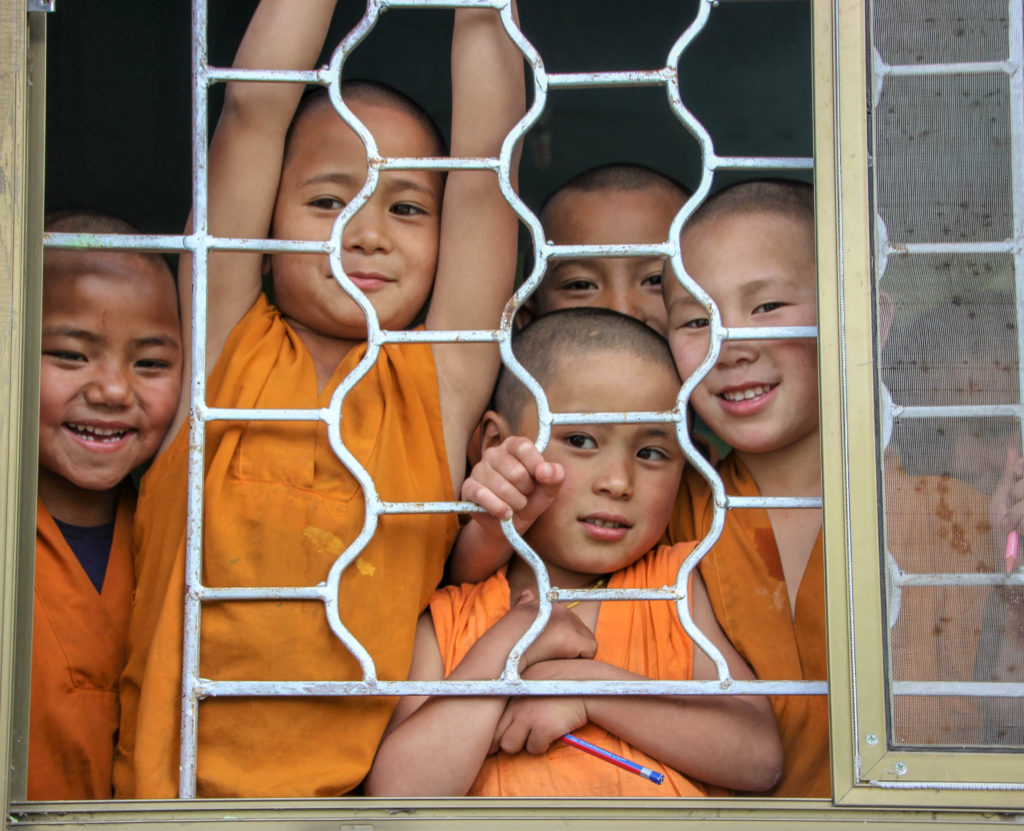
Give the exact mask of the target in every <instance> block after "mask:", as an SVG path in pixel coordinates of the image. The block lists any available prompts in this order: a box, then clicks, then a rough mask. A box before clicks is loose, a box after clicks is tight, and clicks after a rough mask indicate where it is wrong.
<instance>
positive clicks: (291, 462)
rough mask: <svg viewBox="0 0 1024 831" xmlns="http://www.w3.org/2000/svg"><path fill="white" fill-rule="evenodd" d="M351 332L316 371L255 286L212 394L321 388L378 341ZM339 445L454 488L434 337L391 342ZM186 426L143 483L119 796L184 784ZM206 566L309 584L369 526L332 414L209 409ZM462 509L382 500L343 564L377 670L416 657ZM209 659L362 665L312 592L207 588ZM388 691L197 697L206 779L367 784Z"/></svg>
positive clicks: (299, 668) (384, 488)
mask: <svg viewBox="0 0 1024 831" xmlns="http://www.w3.org/2000/svg"><path fill="white" fill-rule="evenodd" d="M366 349H367V347H366V345H365V344H363V345H360V346H358V347H356V348H354V349H352V350H351V351H350V352H349V354H348V355H346V357H345V358H344V359H343V360H342V362H341V364H340V365H339V366H338V368H337V369H336V370H335V373H334V375H333V377H332V378H331V379H330V380H329V381H328V383H327V385H326V386H325V388H324V389H323V390H322V391H320V390H318V384H317V379H316V371H315V367H314V364H313V360H312V357H311V356H310V354H309V352H308V350H307V349H306V348H305V346H304V344H303V343H302V341H301V340H300V338H299V337H298V335H297V334H296V332H295V331H294V330H293V329H292V328H291V327H290V326H289V325H288V324H287V322H286V321H284V320H283V319H282V317H281V315H280V314H279V313H278V312H277V310H276V309H274V307H272V306H271V305H270V304H268V303H267V302H266V301H265V300H264V299H263V298H260V300H259V301H257V303H256V304H255V305H254V307H253V308H252V309H251V310H250V311H249V312H248V314H247V315H246V316H245V318H243V320H242V321H240V323H239V324H238V326H236V327H235V330H234V331H233V332H232V334H231V336H230V338H229V339H228V342H227V344H226V345H225V348H224V352H223V354H222V356H221V359H220V361H218V364H217V366H216V368H215V369H214V371H213V373H212V374H211V376H210V379H209V382H208V393H207V400H208V402H209V403H210V404H211V405H213V406H220V407H256V408H319V407H325V406H327V405H328V404H329V402H330V399H331V395H332V393H333V392H334V390H335V389H336V388H337V386H338V385H339V383H340V382H341V381H342V380H343V379H344V378H345V377H346V376H348V375H349V374H350V373H351V372H352V370H353V369H354V368H355V367H356V365H357V363H358V362H359V361H360V360H361V359H362V357H363V356H364V354H365V353H366ZM341 435H342V439H343V441H344V443H345V446H346V447H347V448H348V449H349V451H350V452H351V453H352V454H353V455H354V456H355V458H356V459H357V460H358V461H359V462H360V464H362V465H363V466H364V467H365V469H366V470H367V472H368V473H369V474H370V476H371V477H372V478H373V481H374V482H375V483H376V487H377V491H378V494H379V496H380V497H381V499H383V500H387V501H447V500H451V499H453V493H452V486H451V474H450V472H449V468H448V462H447V456H446V451H445V444H444V434H443V430H442V426H441V414H440V401H439V398H438V389H437V377H436V371H435V368H434V362H433V353H432V351H431V348H430V346H429V345H426V344H402V345H397V344H390V345H386V346H384V347H382V348H381V350H380V353H379V355H378V358H377V360H376V361H375V363H374V364H373V365H372V367H371V368H370V370H369V372H368V374H367V375H366V377H364V378H363V379H362V380H360V381H359V382H358V383H356V384H355V386H354V388H353V389H352V390H351V391H350V392H349V394H348V396H347V397H346V399H345V404H344V407H343V409H342V422H341ZM187 452H188V434H187V430H186V429H184V428H183V430H182V432H181V433H180V434H179V435H178V436H177V437H176V438H175V440H174V442H173V443H172V444H171V446H170V447H169V448H168V449H167V450H166V451H165V452H164V453H163V454H162V456H161V457H160V458H159V459H158V460H157V461H156V463H155V464H154V465H153V467H152V468H151V469H150V471H149V473H148V474H147V476H146V478H145V480H144V481H143V486H142V491H141V493H140V498H139V508H138V518H137V531H136V549H137V558H138V559H137V569H136V570H137V572H138V580H139V586H138V595H137V603H136V605H135V614H134V616H133V618H132V623H131V633H130V651H129V664H128V669H127V671H126V673H125V680H124V684H123V720H122V730H121V742H120V745H119V749H118V759H117V763H116V766H115V788H116V790H117V793H118V795H119V796H123V797H130V796H135V797H140V798H141V797H172V796H176V795H177V793H178V759H179V752H178V747H179V722H180V707H181V705H180V698H179V696H180V683H181V648H182V608H183V581H184V577H183V575H184V557H185V504H186V503H185V500H186V495H187V493H186V464H187ZM205 458H206V466H205V505H206V508H205V514H204V519H205V528H204V531H205V539H204V542H205V552H204V556H203V578H204V581H205V585H208V586H315V585H317V584H318V583H320V582H322V581H324V580H326V579H327V577H328V572H329V570H330V568H331V566H332V564H333V563H334V562H335V561H336V559H337V558H338V557H339V556H340V555H341V554H342V553H343V552H345V551H346V549H347V548H348V546H349V545H350V544H351V543H352V542H353V540H355V538H356V537H357V535H358V534H359V533H360V531H361V530H362V529H363V525H364V519H365V516H364V515H365V511H364V499H363V494H362V490H361V488H360V485H359V483H358V482H357V480H356V479H355V477H353V476H352V474H351V473H349V472H348V470H347V469H346V468H345V467H344V466H343V465H342V463H341V462H340V461H339V460H338V458H337V456H336V455H335V453H334V451H333V450H332V449H331V447H330V444H329V442H328V435H327V426H326V425H325V424H324V423H323V422H315V423H314V422H281V421H278V422H256V421H253V422H226V421H220V422H212V423H210V424H209V425H208V428H207V442H206V457H205ZM456 526H457V520H456V517H455V516H454V515H452V514H418V515H413V514H395V515H384V516H381V517H380V518H379V520H378V523H377V528H376V532H375V534H374V536H373V538H372V539H371V541H370V542H369V544H368V545H367V547H366V548H365V549H364V551H363V552H362V553H361V554H360V555H359V556H358V558H357V559H356V560H355V561H354V562H353V563H352V564H351V566H350V567H349V568H348V569H347V570H346V571H345V573H344V575H343V576H342V578H341V584H340V590H339V594H338V603H339V614H340V618H341V621H342V623H343V624H344V625H345V626H346V627H347V628H348V630H349V631H350V632H351V633H352V634H353V635H354V636H355V637H356V638H357V639H358V640H359V642H360V643H362V645H363V646H364V647H365V648H366V649H367V650H368V651H369V653H370V655H371V656H372V658H373V659H374V661H375V662H376V670H377V674H378V677H379V678H381V679H384V680H401V679H403V678H405V677H406V675H407V673H408V671H409V662H410V659H411V655H412V644H413V637H414V634H415V627H416V620H417V617H418V615H419V613H420V612H421V611H422V610H423V609H424V608H425V607H426V604H427V602H428V600H429V598H430V595H431V593H432V592H433V590H434V589H435V587H436V586H437V583H438V582H439V581H440V578H441V573H442V568H443V564H444V559H445V556H446V554H447V552H448V550H449V548H450V547H451V544H452V541H453V539H454V535H455V531H456ZM200 673H201V675H202V677H204V678H209V679H213V680H289V681H296V680H297V681H304V680H358V679H361V678H362V677H363V673H362V670H361V668H360V667H359V664H358V663H357V662H356V660H355V659H354V658H353V657H352V655H351V654H350V653H349V651H348V650H347V649H346V647H345V646H344V645H343V644H342V643H341V641H340V640H338V639H337V637H336V636H335V634H334V633H333V632H332V631H331V629H330V628H329V626H328V621H327V616H326V613H325V607H324V605H323V604H322V603H320V602H318V601H294V600H289V601H246V602H219V603H206V604H204V606H203V612H202V637H201V657H200ZM394 703H395V701H394V699H393V698H392V699H387V698H382V697H366V696H362V697H356V696H354V697H349V698H315V697H314V698H275V699H269V698H253V697H250V698H244V697H243V698H213V699H207V700H205V701H203V702H201V703H200V705H199V715H198V730H199V734H198V735H199V738H198V775H197V793H198V795H199V796H209V797H213V796H248V797H260V796H282V797H284V796H334V795H339V794H343V793H345V792H347V791H349V790H351V789H352V788H354V787H356V786H357V785H358V784H359V782H360V781H361V780H362V778H363V777H364V776H365V774H366V771H367V770H368V769H369V766H370V763H371V762H372V761H373V757H374V754H375V752H376V749H377V745H378V744H379V742H380V738H381V735H382V733H383V730H384V728H385V726H386V724H387V721H388V718H389V717H390V714H391V710H392V709H393V707H394Z"/></svg>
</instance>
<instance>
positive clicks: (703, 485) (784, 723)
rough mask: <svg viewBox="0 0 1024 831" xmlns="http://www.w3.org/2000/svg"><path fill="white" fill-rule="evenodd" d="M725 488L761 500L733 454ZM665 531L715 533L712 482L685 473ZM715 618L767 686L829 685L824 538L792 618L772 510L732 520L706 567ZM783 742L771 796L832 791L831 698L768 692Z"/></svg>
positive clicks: (684, 535) (733, 515)
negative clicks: (792, 683) (779, 769)
mask: <svg viewBox="0 0 1024 831" xmlns="http://www.w3.org/2000/svg"><path fill="white" fill-rule="evenodd" d="M718 473H719V475H720V476H721V477H722V482H723V483H724V485H725V491H726V493H728V494H733V495H737V496H760V492H759V491H758V489H757V484H756V483H755V482H754V479H753V477H752V476H751V475H750V473H749V472H748V471H747V469H746V468H745V467H744V466H743V465H742V464H741V463H740V462H739V461H738V460H737V459H736V457H735V455H734V454H730V455H729V456H727V457H726V458H725V459H723V460H722V461H721V462H720V463H719V465H718ZM684 479H685V482H684V487H683V488H682V490H681V491H680V497H679V499H678V500H677V502H676V510H675V512H674V513H673V516H672V525H671V528H670V530H669V534H670V537H671V538H672V539H673V540H700V539H701V538H703V537H704V536H705V535H706V534H707V533H708V530H709V529H710V527H711V519H712V511H713V501H712V495H711V489H710V487H708V484H707V481H706V480H705V479H704V477H702V476H701V475H700V474H699V473H698V472H697V470H696V468H691V467H688V468H687V470H686V473H685V474H684ZM700 573H701V576H702V577H703V578H704V582H705V583H706V584H707V587H708V596H709V597H710V598H711V606H712V608H713V609H714V612H715V617H717V618H718V622H719V624H720V625H721V627H722V629H723V630H724V631H725V634H726V635H727V636H728V638H729V640H731V641H732V643H733V645H734V646H735V647H736V649H737V651H738V652H739V653H740V654H741V655H742V656H743V658H744V659H745V660H746V661H747V663H748V664H750V666H751V668H752V669H753V670H754V674H755V675H756V676H757V677H758V678H759V679H761V680H762V681H767V680H789V681H823V680H825V679H826V677H827V673H828V661H827V653H826V648H825V638H826V635H825V575H824V558H823V555H822V545H821V534H820V533H819V534H818V539H817V541H816V542H815V544H814V550H813V551H812V552H811V557H810V559H809V560H808V562H807V567H806V570H805V571H804V575H803V578H802V579H801V581H800V588H799V589H798V590H797V597H796V610H795V616H794V614H793V613H792V612H791V611H790V609H791V604H790V598H789V593H788V591H787V590H786V582H785V579H784V578H783V574H782V561H781V559H780V558H779V551H778V548H777V547H776V544H775V534H774V532H773V531H772V526H771V522H770V521H769V519H768V512H767V511H764V510H760V509H757V510H750V509H746V508H742V509H734V510H731V511H729V512H728V513H727V514H726V520H725V527H724V528H723V530H722V535H721V537H720V538H719V540H718V542H717V543H716V544H715V546H714V548H712V549H711V551H709V552H708V553H707V554H706V555H705V557H704V559H703V560H702V561H701V563H700ZM771 701H772V708H773V709H774V710H775V719H776V721H777V722H778V725H779V733H780V734H781V736H782V747H783V751H784V752H785V762H784V765H783V769H782V776H781V778H780V779H779V781H778V783H777V784H776V785H775V787H774V788H773V789H772V790H771V791H768V792H767V793H766V794H764V795H765V796H776V797H827V796H829V795H830V793H831V780H830V775H829V750H828V697H827V696H824V695H816V696H781V695H779V696H772V699H771Z"/></svg>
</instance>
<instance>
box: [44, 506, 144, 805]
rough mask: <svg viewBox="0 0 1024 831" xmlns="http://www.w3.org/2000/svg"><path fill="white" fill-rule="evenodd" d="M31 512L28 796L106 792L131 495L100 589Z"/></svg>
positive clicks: (128, 573) (53, 530)
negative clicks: (33, 551)
mask: <svg viewBox="0 0 1024 831" xmlns="http://www.w3.org/2000/svg"><path fill="white" fill-rule="evenodd" d="M36 511H37V513H36V516H37V519H36V574H35V601H34V604H33V617H32V698H31V711H30V714H29V745H28V798H29V799H32V800H41V799H110V797H111V795H112V793H113V791H112V787H111V769H112V766H113V759H114V744H115V743H116V741H117V725H118V717H119V705H118V679H119V678H120V677H121V671H122V670H123V669H124V665H125V655H126V652H125V638H126V636H127V633H128V616H129V613H130V610H131V602H132V590H133V588H134V584H135V578H134V573H133V571H132V549H131V546H132V514H133V513H134V511H135V494H134V492H133V491H132V489H131V488H128V487H126V488H124V489H122V491H121V496H120V498H119V500H118V504H117V513H116V515H115V519H114V538H113V541H112V543H111V548H110V559H109V560H108V562H107V571H106V575H105V577H104V580H103V591H102V592H97V591H96V587H95V586H94V585H93V583H92V581H91V580H90V579H89V576H88V575H87V574H86V573H85V570H84V569H83V568H82V566H81V563H79V562H78V558H77V557H76V556H75V553H74V552H73V551H72V550H71V548H70V546H69V545H68V544H67V542H66V541H65V539H64V537H63V535H62V534H61V532H60V530H59V529H58V528H57V524H56V523H55V522H54V520H53V517H52V516H51V515H50V513H49V511H47V510H46V507H45V506H44V505H43V503H42V500H40V501H39V503H38V506H37V508H36Z"/></svg>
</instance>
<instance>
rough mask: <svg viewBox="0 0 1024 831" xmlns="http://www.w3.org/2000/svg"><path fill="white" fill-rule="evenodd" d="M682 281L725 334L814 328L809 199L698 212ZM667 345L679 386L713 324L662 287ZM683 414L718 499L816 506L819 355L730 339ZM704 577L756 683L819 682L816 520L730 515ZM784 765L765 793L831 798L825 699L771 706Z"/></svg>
mask: <svg viewBox="0 0 1024 831" xmlns="http://www.w3.org/2000/svg"><path fill="white" fill-rule="evenodd" d="M680 245H681V249H682V258H683V264H684V266H685V267H686V270H687V272H688V273H689V274H690V276H691V277H693V279H694V280H695V281H696V282H697V284H698V285H699V286H700V287H701V288H702V289H704V291H706V292H707V293H708V294H709V295H710V296H711V299H712V300H714V302H715V304H716V305H717V306H718V309H719V311H720V313H721V317H722V324H723V325H724V326H727V327H730V328H742V327H749V326H815V325H816V324H817V294H816V285H817V284H816V279H817V278H816V265H815V255H814V194H813V190H812V188H811V186H810V185H806V184H803V183H800V182H788V181H781V180H766V181H752V182H745V183H741V184H739V185H734V186H732V187H731V188H727V189H725V190H723V191H721V192H720V193H719V194H716V195H715V196H714V197H712V198H711V199H709V200H708V201H707V202H706V203H705V204H704V205H702V206H701V208H700V209H699V210H698V211H697V212H695V213H694V215H693V216H692V217H691V219H690V221H689V222H688V223H687V224H686V226H685V228H684V230H683V234H682V238H681V240H680ZM665 299H666V305H667V307H668V320H669V343H670V344H671V347H672V353H673V355H674V356H675V360H676V366H677V367H678V368H679V372H680V375H682V376H683V377H684V378H685V377H688V376H689V375H691V374H692V373H693V372H694V371H695V370H696V369H697V367H698V366H699V365H700V364H701V363H702V362H703V360H704V358H705V357H706V355H707V352H708V346H709V338H708V326H709V321H708V314H707V311H706V310H705V309H704V307H703V306H702V305H701V304H700V303H698V302H697V300H696V299H695V298H694V297H693V296H692V295H691V294H690V293H689V292H688V291H686V289H685V288H683V286H682V285H681V284H680V283H679V281H678V280H676V279H675V278H674V277H673V278H672V279H666V280H665ZM690 400H691V403H692V404H693V407H694V409H695V410H696V411H697V413H698V415H700V417H701V418H702V419H703V420H704V422H705V423H706V424H707V425H708V426H709V427H710V428H711V429H712V430H713V431H714V432H715V434H716V435H718V436H719V437H720V438H721V439H723V440H724V441H725V442H726V443H727V444H728V445H729V446H730V447H732V452H731V453H730V454H729V455H728V456H727V457H726V458H725V459H723V460H722V461H721V462H720V463H719V465H718V473H719V475H720V476H721V477H722V481H723V483H724V484H725V490H726V493H729V494H738V495H740V496H821V457H820V449H819V427H818V382H817V345H816V343H815V341H814V340H813V339H807V338H797V339H785V340H781V339H776V340H729V341H726V342H725V343H723V344H722V349H721V353H720V354H719V357H718V360H717V361H716V362H715V364H714V365H713V366H712V368H711V371H710V372H709V373H708V375H707V376H706V377H705V378H704V380H703V381H702V382H701V383H700V385H699V386H698V387H697V388H696V389H695V390H694V392H693V395H692V396H691V399H690ZM685 479H686V481H685V488H684V489H683V491H682V496H681V498H680V504H679V505H678V506H677V509H676V511H675V512H674V514H673V522H672V525H671V527H670V537H671V539H674V540H695V539H701V538H702V537H704V536H705V535H706V534H707V533H708V531H709V529H710V528H711V522H712V517H713V508H714V504H713V499H712V494H711V490H710V488H709V486H708V484H707V482H706V481H705V480H704V478H703V477H702V476H700V475H699V474H698V473H697V472H696V470H695V469H690V470H688V471H687V473H686V477H685ZM700 571H701V574H702V576H703V577H704V580H705V582H706V583H707V587H708V594H709V596H710V598H711V604H712V606H713V608H714V610H715V616H716V617H717V618H718V620H719V622H720V623H721V624H722V628H723V629H724V630H725V632H726V634H727V635H728V637H729V639H730V640H731V641H732V642H733V643H734V644H735V646H736V649H737V650H738V651H739V653H740V654H741V655H742V656H743V657H744V658H745V659H746V661H747V662H748V663H749V664H750V665H751V667H752V668H753V670H754V672H755V674H756V675H757V677H758V678H760V679H762V680H768V679H789V680H824V679H825V678H826V674H827V666H826V651H825V599H824V562H823V555H822V547H821V511H820V510H819V509H806V508H772V509H770V510H767V511H765V510H762V509H742V510H739V509H737V510H731V511H729V512H728V513H727V514H726V520H725V526H724V528H723V530H722V535H721V537H720V538H719V540H718V542H717V543H716V544H715V546H714V548H713V549H712V550H711V551H710V552H709V553H708V554H707V555H706V556H705V557H704V559H703V560H702V562H701V564H700ZM772 706H773V707H774V709H775V715H776V718H777V719H778V722H779V730H780V732H781V734H782V743H783V747H784V748H785V752H786V761H785V766H784V768H783V773H782V777H781V779H780V780H779V782H778V784H777V785H776V786H775V788H774V790H772V791H771V795H773V796H787V797H809V796H828V794H829V792H830V788H831V783H830V778H829V755H828V701H827V698H826V697H825V696H795V695H790V696H774V697H773V698H772Z"/></svg>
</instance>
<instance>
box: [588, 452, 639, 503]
mask: <svg viewBox="0 0 1024 831" xmlns="http://www.w3.org/2000/svg"><path fill="white" fill-rule="evenodd" d="M594 492H595V493H598V494H600V495H602V496H607V497H610V498H612V499H623V500H624V499H630V498H632V496H633V457H632V455H631V454H629V453H627V452H625V451H623V452H609V453H606V454H604V458H603V459H602V460H601V464H600V467H599V469H598V471H597V475H596V476H595V477H594Z"/></svg>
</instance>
